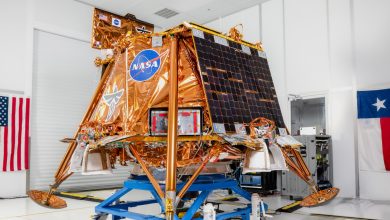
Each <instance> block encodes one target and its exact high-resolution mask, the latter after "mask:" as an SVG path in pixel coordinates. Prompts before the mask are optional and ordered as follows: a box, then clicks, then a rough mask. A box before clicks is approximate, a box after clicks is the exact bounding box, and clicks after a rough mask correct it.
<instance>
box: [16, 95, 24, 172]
mask: <svg viewBox="0 0 390 220" xmlns="http://www.w3.org/2000/svg"><path fill="white" fill-rule="evenodd" d="M18 118H19V126H18V161H17V162H16V164H17V165H18V170H21V169H22V128H23V124H22V123H23V118H24V117H23V98H19V117H18Z"/></svg>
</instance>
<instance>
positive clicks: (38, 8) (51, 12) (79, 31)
mask: <svg viewBox="0 0 390 220" xmlns="http://www.w3.org/2000/svg"><path fill="white" fill-rule="evenodd" d="M92 13H93V7H91V6H89V5H85V4H81V3H79V2H77V1H69V0H67V1H63V0H34V22H35V25H38V26H39V25H44V26H45V27H47V28H50V29H54V30H55V31H57V32H66V34H68V35H74V36H78V37H81V38H85V39H86V40H89V39H90V38H91V33H92Z"/></svg>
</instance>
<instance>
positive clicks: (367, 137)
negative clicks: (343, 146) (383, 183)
mask: <svg viewBox="0 0 390 220" xmlns="http://www.w3.org/2000/svg"><path fill="white" fill-rule="evenodd" d="M358 146H359V169H360V170H362V171H377V172H378V171H379V172H385V171H386V169H385V163H384V160H383V151H382V129H381V124H380V119H379V118H369V119H358Z"/></svg>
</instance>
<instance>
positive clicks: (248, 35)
mask: <svg viewBox="0 0 390 220" xmlns="http://www.w3.org/2000/svg"><path fill="white" fill-rule="evenodd" d="M238 24H242V25H243V33H242V34H243V35H244V40H247V41H249V42H259V41H260V25H261V24H260V6H259V5H256V6H253V7H250V8H247V9H244V10H242V11H239V12H236V13H233V14H231V15H228V16H225V17H221V18H219V19H217V20H214V21H211V22H208V23H206V24H204V25H205V26H207V27H210V28H213V29H215V30H218V31H221V32H223V33H229V30H230V28H232V27H234V26H236V25H238ZM238 29H239V30H240V31H241V27H238Z"/></svg>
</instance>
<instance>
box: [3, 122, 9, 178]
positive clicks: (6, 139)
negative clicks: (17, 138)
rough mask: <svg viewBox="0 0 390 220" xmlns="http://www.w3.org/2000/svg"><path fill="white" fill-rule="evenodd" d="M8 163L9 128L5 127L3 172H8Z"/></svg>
mask: <svg viewBox="0 0 390 220" xmlns="http://www.w3.org/2000/svg"><path fill="white" fill-rule="evenodd" d="M7 163H8V127H4V160H3V171H4V172H5V171H7Z"/></svg>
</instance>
